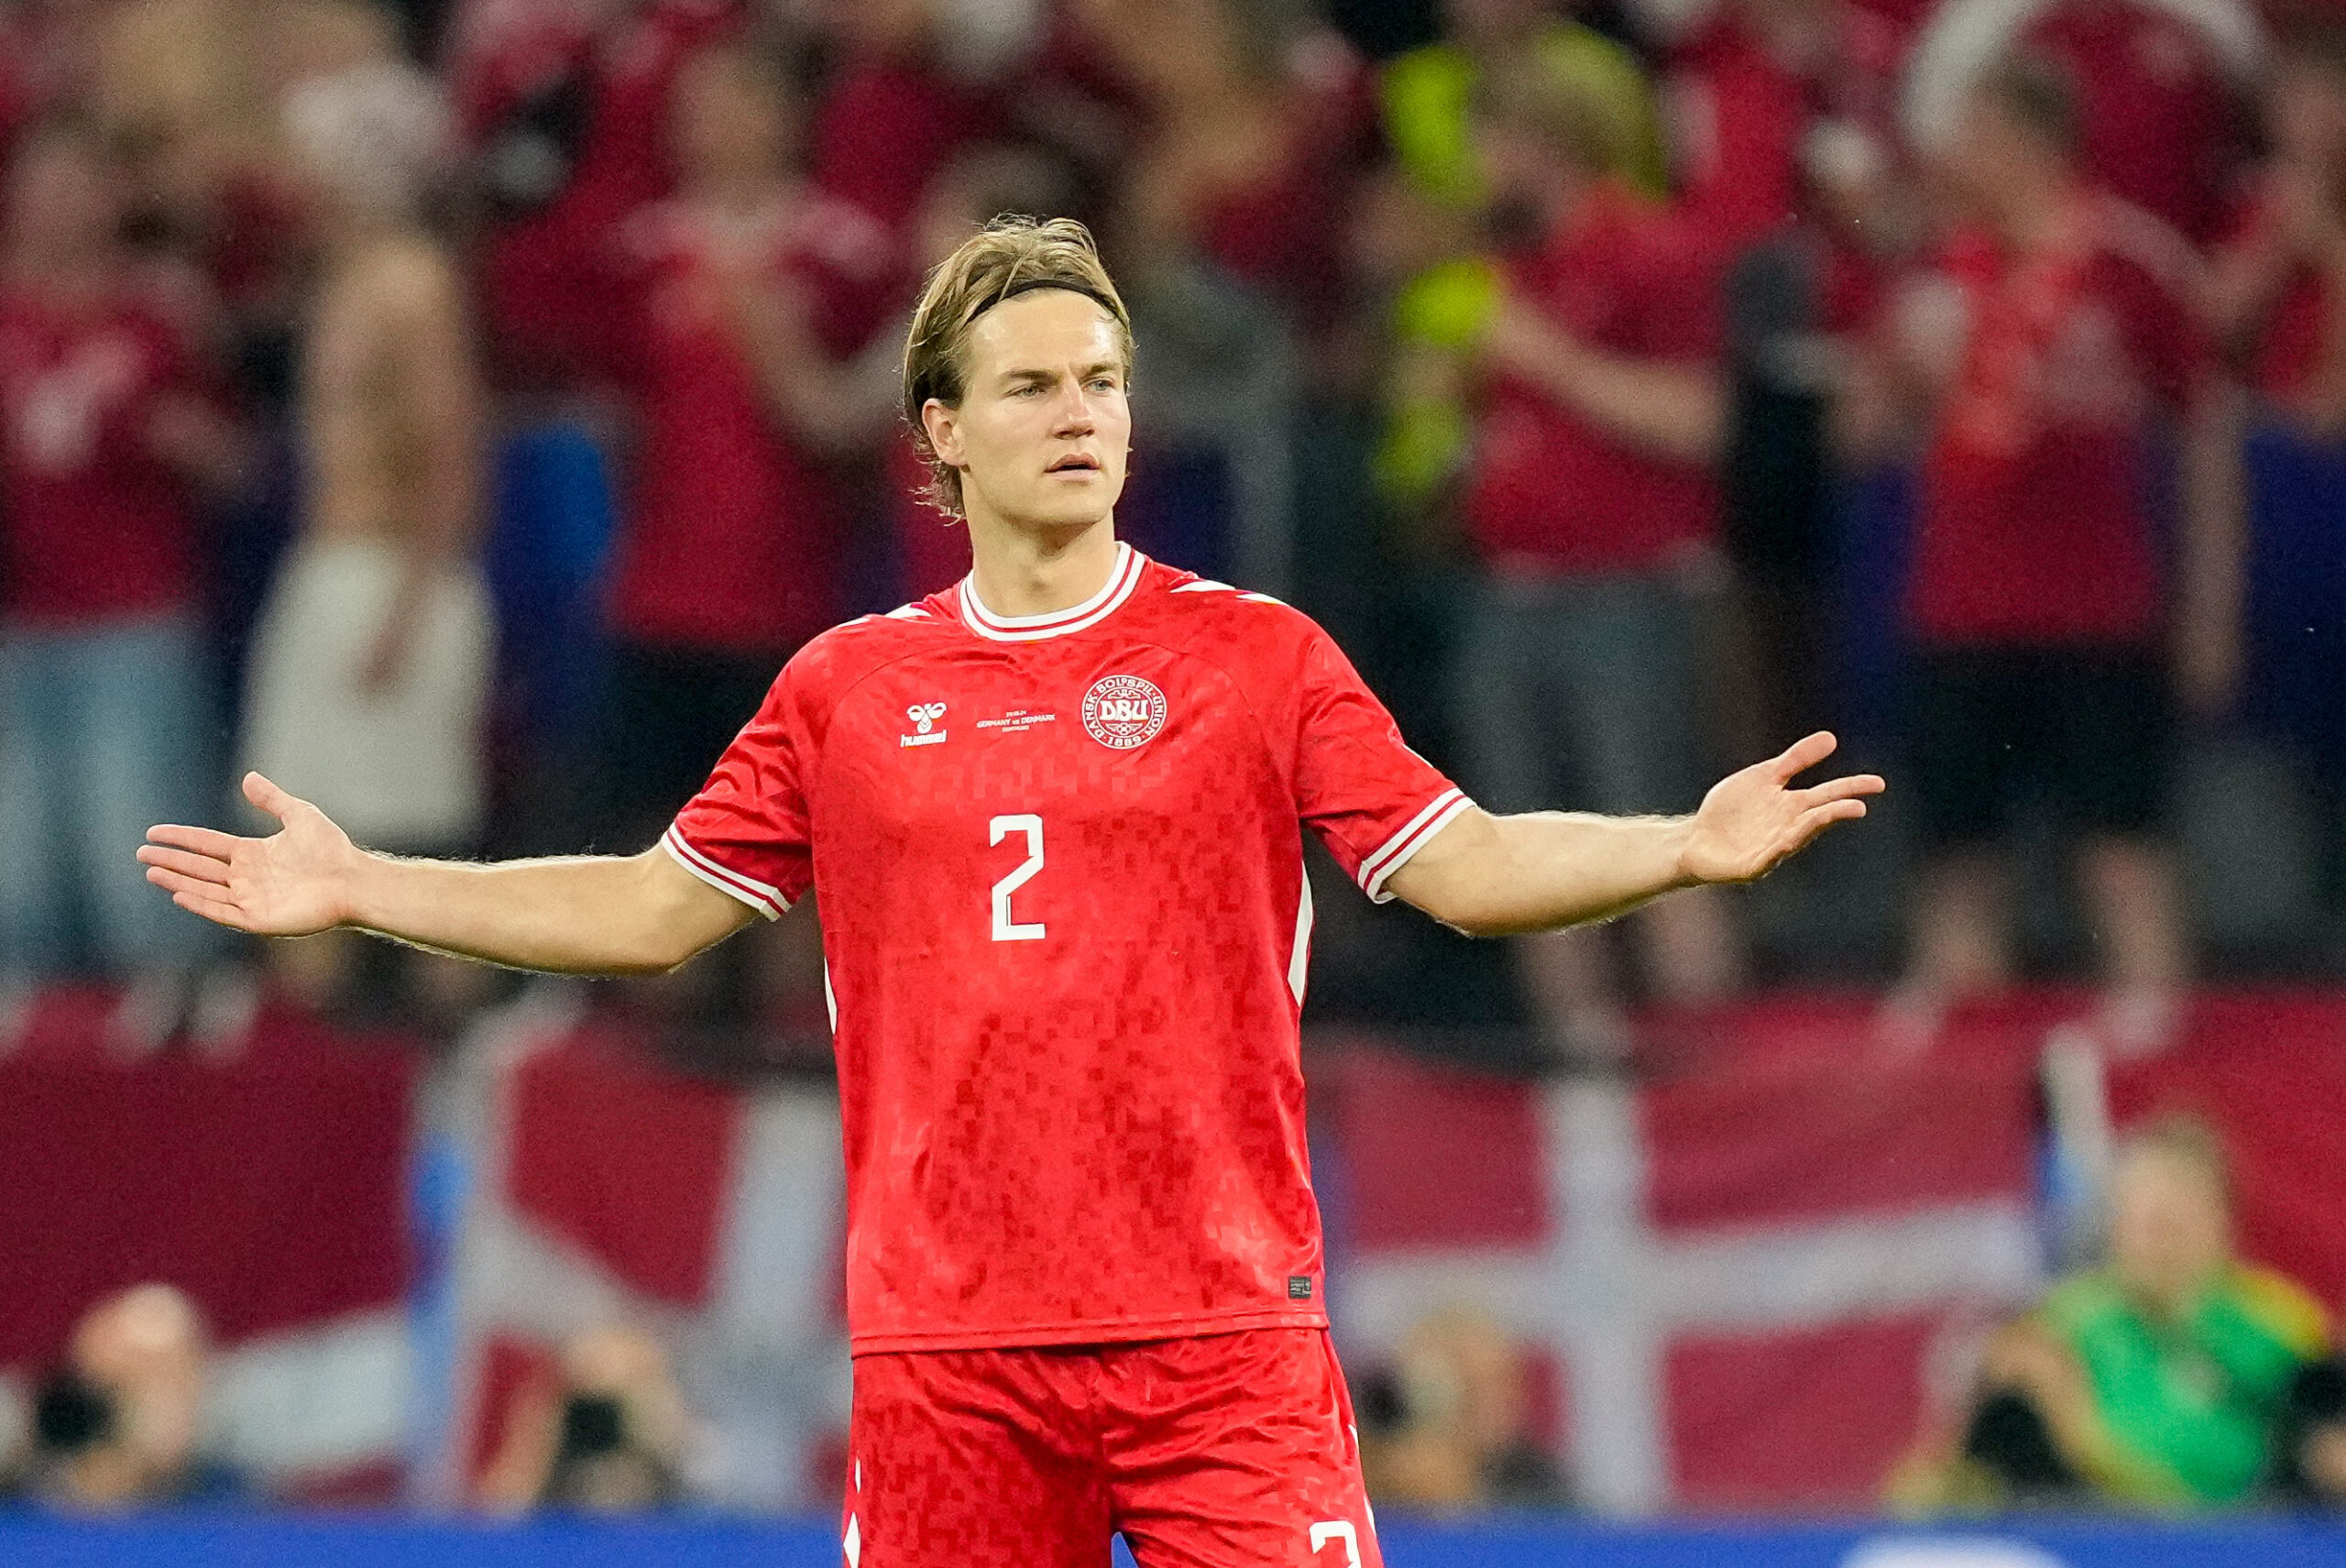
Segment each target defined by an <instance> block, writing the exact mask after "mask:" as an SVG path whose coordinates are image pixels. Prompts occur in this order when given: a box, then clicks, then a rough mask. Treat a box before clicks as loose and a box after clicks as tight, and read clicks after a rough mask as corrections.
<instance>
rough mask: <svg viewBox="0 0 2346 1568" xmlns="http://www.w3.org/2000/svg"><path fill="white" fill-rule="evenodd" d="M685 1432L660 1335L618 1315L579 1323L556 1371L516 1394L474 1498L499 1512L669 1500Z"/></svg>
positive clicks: (640, 1508) (678, 1494) (605, 1509)
mask: <svg viewBox="0 0 2346 1568" xmlns="http://www.w3.org/2000/svg"><path fill="white" fill-rule="evenodd" d="M691 1431H692V1421H691V1417H690V1416H689V1415H688V1414H687V1413H686V1411H685V1400H684V1395H683V1394H682V1393H681V1392H680V1391H678V1389H677V1387H676V1383H675V1378H674V1375H673V1374H672V1373H671V1372H670V1370H669V1366H668V1355H667V1352H666V1351H664V1350H663V1349H662V1348H661V1346H660V1343H659V1342H658V1341H657V1340H655V1339H653V1338H652V1336H651V1335H649V1334H647V1333H644V1332H641V1330H637V1329H633V1328H629V1327H626V1326H624V1325H620V1324H615V1323H612V1324H602V1325H599V1326H597V1327H594V1328H589V1329H584V1330H581V1331H580V1332H577V1333H576V1334H573V1335H572V1336H571V1337H570V1339H569V1341H568V1342H567V1343H565V1345H564V1346H563V1350H562V1365H561V1370H560V1376H559V1377H558V1378H557V1379H555V1380H552V1381H549V1382H547V1383H545V1384H543V1385H541V1386H539V1387H533V1388H532V1389H530V1390H528V1391H527V1392H525V1393H524V1394H523V1395H522V1397H521V1401H520V1403H519V1404H518V1405H517V1407H516V1408H515V1409H514V1410H513V1412H512V1414H511V1416H510V1418H509V1419H508V1420H507V1422H506V1426H505V1435H504V1441H503V1442H502V1443H501V1444H500V1445H499V1448H498V1451H497V1453H496V1454H495V1455H494V1456H493V1457H492V1458H491V1459H490V1461H489V1464H488V1469H487V1471H486V1472H485V1473H484V1474H483V1475H482V1477H481V1481H480V1486H479V1491H478V1493H477V1497H476V1498H475V1500H476V1501H477V1503H478V1504H479V1505H480V1506H481V1507H482V1508H487V1509H488V1510H489V1511H490V1512H492V1513H500V1514H516V1513H524V1512H528V1511H530V1510H532V1509H537V1508H550V1509H557V1510H562V1511H565V1512H575V1513H584V1514H636V1513H646V1512H651V1511H653V1510H656V1509H660V1508H671V1507H674V1505H675V1504H676V1503H678V1502H679V1501H681V1500H682V1498H683V1495H684V1464H685V1450H686V1447H687V1440H688V1439H689V1438H690V1436H691Z"/></svg>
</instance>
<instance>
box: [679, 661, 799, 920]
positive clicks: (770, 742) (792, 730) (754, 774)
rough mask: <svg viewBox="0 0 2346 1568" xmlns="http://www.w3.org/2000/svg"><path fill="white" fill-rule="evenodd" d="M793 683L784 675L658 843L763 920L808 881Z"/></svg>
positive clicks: (795, 896) (785, 905) (778, 913)
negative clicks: (698, 791) (747, 906)
mask: <svg viewBox="0 0 2346 1568" xmlns="http://www.w3.org/2000/svg"><path fill="white" fill-rule="evenodd" d="M795 685H796V683H795V681H794V680H793V678H792V672H791V671H790V670H788V669H785V670H784V671H783V673H782V676H781V678H780V679H778V680H776V681H775V682H774V684H773V689H772V690H771V691H769V692H768V693H767V694H766V700H765V702H764V703H763V705H762V706H761V707H759V709H758V713H757V717H756V718H752V719H751V720H750V722H749V724H748V725H747V726H745V727H744V728H743V729H742V730H741V733H740V734H739V735H737V736H735V737H734V739H733V744H732V745H730V746H729V747H727V748H726V751H725V755H724V756H722V757H720V758H719V759H718V763H717V771H716V772H714V773H710V774H709V775H708V783H707V784H703V785H702V786H701V791H700V793H699V794H698V795H695V796H693V798H692V799H691V801H690V802H688V803H687V804H686V805H685V808H684V809H683V810H682V811H680V812H678V813H677V814H676V819H675V821H674V822H673V823H671V824H669V827H668V831H667V832H666V833H664V834H663V835H662V836H661V839H660V847H661V848H662V849H663V850H667V851H668V853H669V854H670V855H671V856H672V857H674V860H675V861H676V863H677V864H678V865H680V866H682V867H684V868H685V870H686V871H688V872H691V873H692V874H693V875H695V876H696V877H698V878H700V880H701V881H703V882H705V883H708V885H709V886H711V887H713V888H716V889H717V890H718V892H720V893H723V894H729V896H731V897H734V898H738V899H740V901H741V902H742V903H744V904H746V905H749V906H750V907H751V908H752V909H754V910H756V911H757V912H758V913H759V914H761V915H762V916H765V917H766V918H767V919H769V920H773V919H775V918H777V917H779V916H781V915H782V913H783V912H784V910H786V909H788V908H789V907H790V906H791V905H793V904H795V903H796V902H798V900H799V898H800V897H801V896H802V895H804V894H805V893H806V886H807V883H809V882H811V881H812V880H813V878H814V870H815V858H814V850H813V846H812V843H811V840H810V835H809V831H808V827H807V820H806V792H805V790H804V788H803V787H802V785H801V778H802V773H801V771H800V763H801V759H802V758H803V756H804V754H805V748H806V730H805V728H804V726H803V725H802V724H801V723H800V722H799V716H798V714H797V713H796V711H795V701H794V695H793V694H794V688H795Z"/></svg>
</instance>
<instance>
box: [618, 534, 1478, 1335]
mask: <svg viewBox="0 0 2346 1568" xmlns="http://www.w3.org/2000/svg"><path fill="white" fill-rule="evenodd" d="M1466 806H1467V802H1466V801H1465V799H1464V796H1462V795H1460V794H1459V792H1458V791H1457V790H1456V789H1454V788H1453V787H1452V785H1451V784H1450V782H1449V781H1448V780H1447V779H1445V778H1444V777H1443V776H1442V774H1441V773H1439V772H1437V771H1436V770H1435V769H1434V768H1433V767H1432V766H1431V764H1429V763H1428V762H1425V761H1424V760H1423V759H1422V758H1420V757H1419V756H1418V755H1417V754H1416V753H1415V752H1413V751H1410V750H1409V748H1408V747H1407V746H1406V745H1404V744H1403V743H1402V741H1401V738H1400V735H1399V733H1398V730H1397V729H1395V727H1394V724H1393V720H1392V718H1391V717H1390V716H1389V715H1388V714H1387V712H1386V711H1385V708H1384V707H1383V706H1382V705H1380V704H1379V703H1378V702H1377V700H1376V697H1375V696H1373V695H1372V694H1371V693H1370V692H1369V690H1368V688H1367V687H1366V686H1365V685H1363V684H1362V682H1361V679H1360V677H1359V675H1358V674H1355V673H1354V670H1353V668H1352V665H1351V664H1350V663H1348V662H1347V661H1346V660H1345V658H1344V656H1343V653H1341V652H1338V650H1337V649H1336V646H1335V644H1334V643H1333V642H1332V641H1330V640H1329V638H1328V636H1327V634H1326V633H1325V632H1323V631H1321V630H1320V629H1319V627H1317V626H1316V625H1314V624H1313V623H1312V622H1311V621H1310V620H1308V619H1306V618H1305V617H1304V616H1302V615H1299V614H1298V613H1297V612H1296V611H1294V610H1292V609H1288V607H1286V606H1285V605H1282V604H1279V603H1278V602H1277V601H1275V600H1272V599H1268V598H1264V597H1262V596H1260V595H1256V594H1247V593H1241V592H1238V591H1236V590H1234V589H1232V588H1229V587H1224V586H1223V585H1221V584H1217V583H1209V582H1202V581H1200V580H1199V579H1198V578H1196V577H1194V576H1190V575H1189V574H1187V573H1182V572H1177V571H1173V570H1170V569H1168V568H1167V567H1164V566H1162V565H1157V564H1156V563H1154V562H1151V561H1149V560H1148V559H1147V558H1146V557H1145V556H1142V555H1140V554H1137V553H1136V552H1135V551H1133V550H1132V549H1131V548H1130V547H1129V546H1124V545H1120V546H1118V549H1117V555H1116V563H1115V569H1114V571H1113V574H1112V576H1111V577H1110V580H1109V582H1108V584H1107V586H1106V587H1104V588H1103V589H1102V591H1101V592H1100V594H1098V595H1097V596H1095V597H1094V598H1092V599H1091V600H1090V601H1088V602H1086V603H1085V604H1082V605H1079V606H1077V607H1075V608H1073V609H1069V610H1065V611H1062V612H1059V613H1058V614H1055V615H1051V616H1044V617H1036V618H1030V619H1027V620H1004V619H1002V618H998V617H995V616H992V615H991V614H990V613H988V612H987V611H986V610H985V609H983V607H982V606H981V605H980V604H979V602H978V601H977V599H976V597H975V595H974V594H973V593H972V592H971V590H970V587H969V585H968V584H967V583H966V582H965V583H964V584H963V585H961V587H959V588H957V589H955V590H953V591H951V592H948V593H946V594H939V595H937V596H935V597H934V598H928V599H926V600H923V601H921V602H920V603H918V604H915V605H908V606H906V607H904V609H899V610H896V611H893V612H892V613H891V614H889V615H886V616H874V617H867V618H865V619H863V620H859V621H854V622H850V624H848V625H846V626H843V627H840V628H838V629H836V630H832V631H830V632H828V633H826V634H824V635H823V636H822V637H819V638H817V640H816V641H814V642H812V643H810V644H809V645H808V646H807V647H806V649H805V650H804V651H802V652H800V653H799V654H798V656H797V657H795V659H793V660H792V661H791V662H790V663H789V664H788V665H787V666H786V667H785V668H784V671H783V673H782V675H781V677H780V679H779V680H777V681H776V683H775V685H774V687H773V692H772V693H771V695H770V696H768V697H767V699H766V702H765V704H764V706H763V707H762V708H761V709H760V711H759V713H758V715H757V717H756V718H754V719H753V720H752V721H751V724H750V725H749V727H748V728H747V729H744V730H743V731H742V732H741V735H740V739H739V740H736V741H735V742H734V744H733V746H732V748H731V749H730V750H729V751H727V752H726V754H725V756H724V758H723V759H722V760H721V761H720V762H718V767H717V771H716V773H715V774H714V775H713V776H712V777H711V778H710V780H709V782H708V784H707V787H706V788H705V789H704V790H703V791H702V793H701V794H700V795H698V796H697V797H696V799H695V800H694V801H693V802H692V803H691V804H690V805H688V806H686V807H685V810H684V811H683V812H682V813H681V814H679V816H678V817H677V818H676V821H675V824H674V827H673V828H671V829H670V831H669V832H668V834H667V835H666V837H665V839H663V842H664V843H665V845H666V846H667V848H668V850H669V852H670V853H672V854H673V855H674V856H675V857H676V859H677V860H678V861H680V862H681V863H683V864H684V865H685V867H686V868H687V869H688V870H690V871H692V872H694V873H695V874H696V875H698V876H701V877H702V878H704V879H705V880H707V881H708V882H710V883H713V884H715V885H717V886H718V887H720V888H722V889H724V890H725V891H726V892H728V893H729V894H732V895H733V896H735V897H737V898H740V899H741V900H743V901H744V902H745V903H748V904H750V905H752V906H753V907H756V908H758V909H760V910H761V911H762V912H763V913H765V914H767V915H769V916H773V915H777V914H779V913H780V912H781V911H782V910H783V909H784V908H785V907H787V905H789V904H790V903H792V902H794V901H795V900H796V899H797V898H799V897H800V896H801V895H802V894H804V893H805V892H806V890H807V889H808V888H809V887H810V886H811V887H812V888H813V889H814V890H815V891H816V893H817V895H818V898H819V902H820V904H821V906H822V911H823V938H824V949H825V959H826V964H827V967H828V980H829V983H830V986H831V989H832V993H833V996H834V999H835V1002H834V1005H835V1023H836V1028H837V1055H838V1059H839V1089H840V1097H841V1113H842V1117H843V1120H844V1124H845V1138H846V1155H847V1167H848V1242H847V1290H848V1321H849V1328H850V1336H851V1340H852V1343H853V1347H854V1349H855V1350H856V1352H857V1353H859V1354H863V1353H870V1352H875V1351H890V1350H915V1349H948V1348H982V1347H988V1346H1005V1345H1032V1344H1066V1343H1104V1342H1113V1341H1127V1340H1139V1339H1156V1338H1164V1337H1168V1336H1174V1335H1183V1334H1192V1333H1207V1332H1231V1331H1235V1330H1240V1329H1247V1328H1267V1327H1282V1326H1284V1327H1318V1326H1321V1325H1323V1324H1324V1323H1325V1322H1326V1321H1327V1319H1326V1315H1325V1312H1324V1310H1323V1304H1322V1296H1323V1290H1324V1281H1323V1277H1322V1258H1321V1238H1320V1222H1319V1213H1318V1210H1317V1207H1316V1206H1315V1204H1314V1202H1313V1200H1312V1195H1311V1190H1310V1170H1309V1162H1308V1159H1307V1157H1306V1153H1305V1146H1304V1131H1303V1078H1302V1073H1301V1070H1300V1067H1299V1058H1298V1046H1297V1019H1298V1015H1299V1012H1300V1010H1301V1005H1302V996H1303V991H1304V966H1305V961H1306V959H1307V956H1308V952H1309V944H1310V928H1311V908H1310V894H1309V891H1308V888H1307V885H1306V883H1305V881H1304V874H1303V859H1302V842H1301V835H1300V833H1299V829H1298V825H1299V823H1300V824H1302V825H1304V826H1308V827H1310V828H1311V829H1312V830H1313V831H1314V832H1316V833H1317V834H1318V835H1319V836H1320V838H1321V840H1322V841H1323V842H1324V843H1326V845H1327V846H1328V848H1329V849H1330V850H1331V851H1332V853H1333V854H1334V856H1335V859H1336V860H1337V861H1338V862H1339V863H1341V864H1342V865H1343V868H1344V869H1345V871H1347V872H1350V873H1352V874H1353V875H1354V878H1355V879H1356V880H1357V881H1358V882H1359V883H1360V884H1361V886H1362V887H1363V888H1364V889H1365V891H1366V892H1367V893H1368V894H1370V896H1372V897H1377V898H1382V897H1387V896H1390V895H1389V894H1387V893H1386V892H1385V883H1386V879H1387V878H1388V877H1389V876H1390V875H1391V874H1392V873H1393V872H1395V871H1396V870H1398V868H1399V867H1400V865H1401V864H1402V863H1403V862H1404V861H1407V860H1408V859H1409V856H1410V855H1412V854H1414V853H1415V852H1416V851H1417V850H1418V849H1419V848H1420V847H1421V846H1422V845H1423V844H1425V843H1426V842H1427V841H1428V840H1429V839H1431V838H1432V837H1433V836H1434V834H1435V833H1437V832H1439V831H1440V830H1441V828H1442V827H1444V826H1445V825H1446V824H1447V823H1448V822H1449V821H1450V820H1451V819H1452V818H1453V817H1455V816H1457V814H1458V813H1460V812H1462V811H1464V810H1465V809H1466Z"/></svg>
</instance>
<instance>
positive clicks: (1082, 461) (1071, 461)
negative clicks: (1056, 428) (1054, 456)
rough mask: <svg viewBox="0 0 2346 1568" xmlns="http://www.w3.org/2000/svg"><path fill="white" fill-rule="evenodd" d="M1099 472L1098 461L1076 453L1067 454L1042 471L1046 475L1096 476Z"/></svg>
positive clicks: (1095, 458)
mask: <svg viewBox="0 0 2346 1568" xmlns="http://www.w3.org/2000/svg"><path fill="white" fill-rule="evenodd" d="M1099 471H1100V459H1098V458H1097V457H1086V456H1084V455H1082V454H1081V453H1078V452H1070V453H1069V454H1068V455H1066V456H1064V457H1062V458H1060V459H1059V460H1058V462H1056V463H1054V464H1052V465H1051V466H1049V467H1047V468H1046V469H1044V470H1043V472H1044V473H1046V474H1097V473H1098V472H1099Z"/></svg>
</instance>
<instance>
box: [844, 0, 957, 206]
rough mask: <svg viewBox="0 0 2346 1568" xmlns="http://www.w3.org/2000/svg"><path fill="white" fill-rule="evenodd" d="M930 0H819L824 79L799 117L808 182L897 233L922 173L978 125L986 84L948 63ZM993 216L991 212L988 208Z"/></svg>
mask: <svg viewBox="0 0 2346 1568" xmlns="http://www.w3.org/2000/svg"><path fill="white" fill-rule="evenodd" d="M947 9H948V7H944V6H941V5H937V3H936V0H820V3H819V4H818V5H816V6H815V11H816V26H815V37H816V41H817V44H818V45H819V46H821V47H822V48H823V49H825V51H826V52H827V53H828V55H829V56H830V59H829V60H828V66H829V71H828V77H829V80H828V82H827V83H826V84H825V87H824V91H823V93H822V94H821V96H820V97H819V99H818V100H817V102H816V104H814V105H813V109H812V113H811V114H810V115H809V124H808V126H807V160H806V161H807V171H808V175H809V177H810V178H811V179H812V180H813V181H814V183H815V184H816V185H817V186H818V187H819V188H821V189H822V190H823V191H825V192H828V193H829V194H831V195H834V196H837V197H838V198H839V199H840V200H841V201H844V202H850V203H854V204H855V205H856V206H858V207H860V208H861V209H862V211H863V212H864V213H865V214H867V215H868V216H870V217H871V218H872V220H873V221H874V222H876V223H878V224H879V225H881V227H882V228H883V229H885V230H887V231H888V232H889V233H890V234H891V235H897V236H901V235H904V233H905V232H906V231H907V229H908V228H909V226H910V225H912V223H913V221H914V219H915V216H916V215H917V212H918V208H919V206H920V203H921V197H922V193H923V192H925V191H926V188H927V186H928V184H929V181H931V180H932V179H933V178H934V177H935V176H936V175H937V172H938V171H939V170H942V169H943V168H944V167H945V166H946V165H947V164H948V163H950V162H951V161H952V160H953V159H954V157H955V156H956V155H957V154H958V153H959V151H960V150H961V149H962V148H963V147H965V146H967V145H968V144H969V143H970V142H971V141H972V140H974V139H976V138H977V137H979V136H980V135H981V132H982V131H983V129H984V127H985V126H986V122H987V117H988V116H987V114H986V110H987V107H988V105H987V104H985V103H984V102H983V98H984V89H985V87H986V85H988V84H987V83H985V82H981V81H979V82H973V81H968V80H964V79H963V78H962V77H961V76H959V75H958V74H956V73H955V72H954V71H951V70H949V69H948V50H949V49H950V44H951V39H950V38H949V37H948V33H947V21H948V18H947V17H945V16H940V15H939V13H940V12H941V11H944V10H947ZM989 215H991V214H989Z"/></svg>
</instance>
